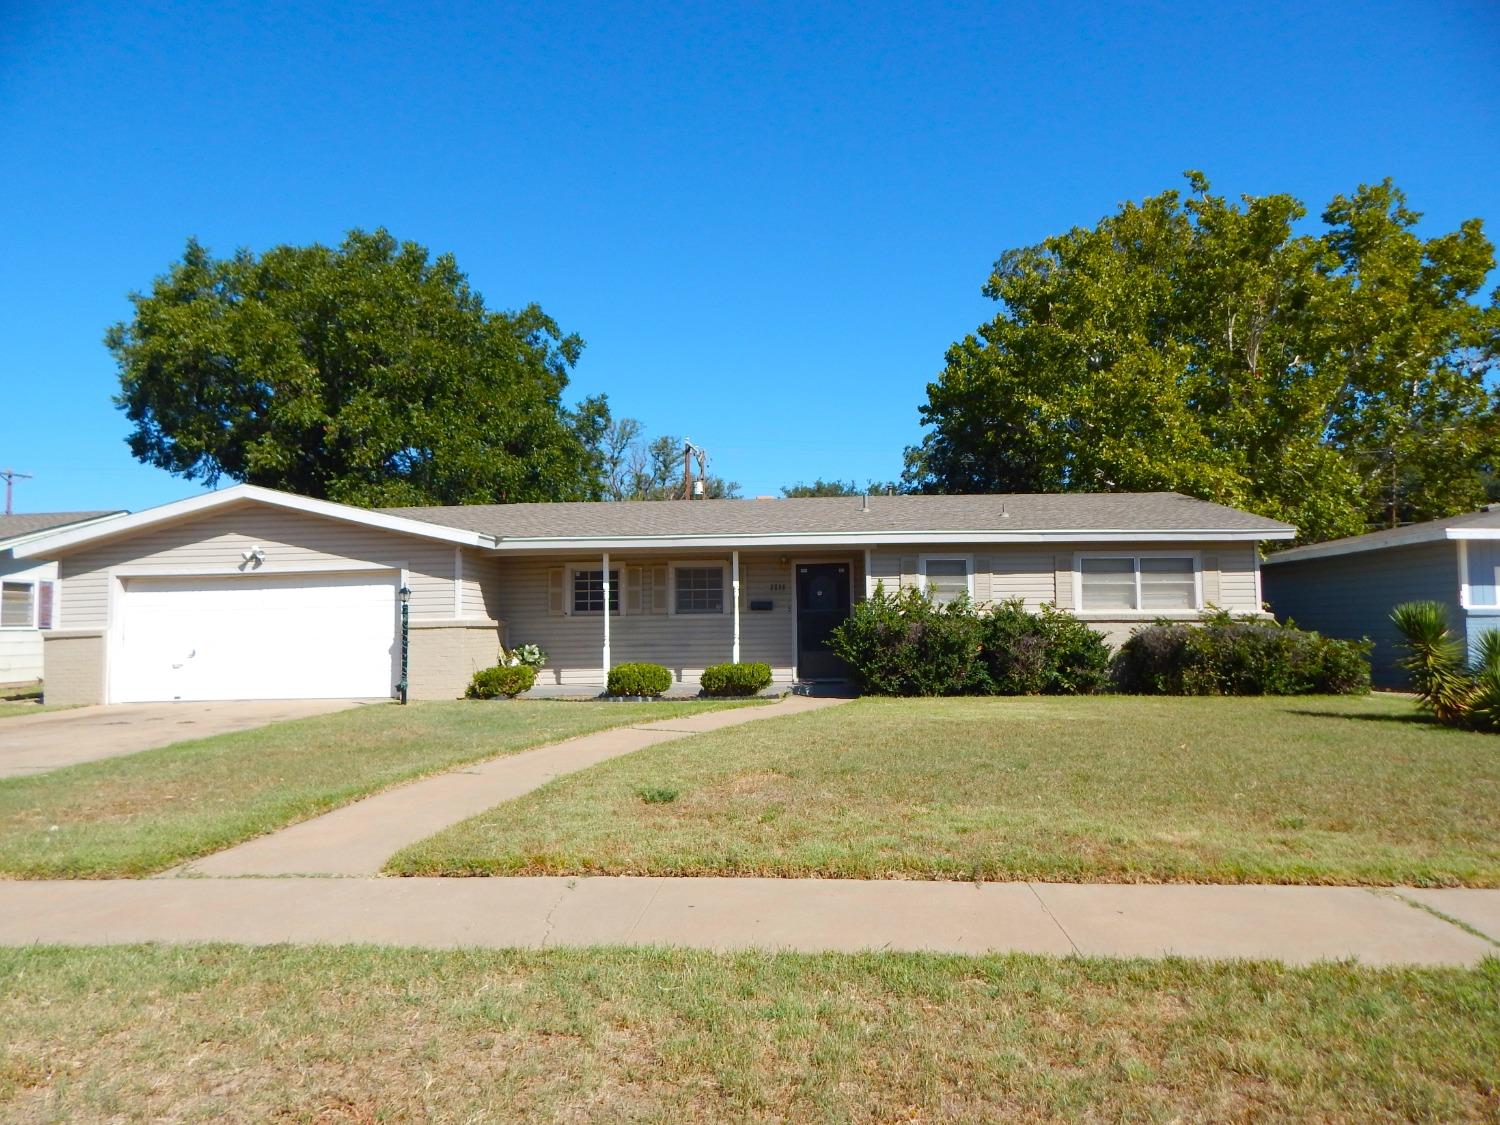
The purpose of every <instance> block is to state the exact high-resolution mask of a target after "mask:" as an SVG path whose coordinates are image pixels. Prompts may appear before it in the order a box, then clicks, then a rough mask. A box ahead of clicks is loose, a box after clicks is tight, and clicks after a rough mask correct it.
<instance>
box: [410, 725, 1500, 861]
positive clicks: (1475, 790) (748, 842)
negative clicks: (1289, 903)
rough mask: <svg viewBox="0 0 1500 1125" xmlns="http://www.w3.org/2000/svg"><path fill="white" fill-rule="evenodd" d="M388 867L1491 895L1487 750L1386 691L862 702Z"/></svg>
mask: <svg viewBox="0 0 1500 1125" xmlns="http://www.w3.org/2000/svg"><path fill="white" fill-rule="evenodd" d="M650 789H670V790H673V791H675V793H676V797H675V799H674V800H672V801H670V802H659V803H648V802H646V801H643V800H642V799H641V798H640V797H639V796H638V794H639V793H640V792H642V791H645V790H650ZM388 870H390V871H393V872H397V873H401V874H410V875H437V874H442V875H485V874H505V875H515V874H525V875H540V874H549V875H568V874H617V875H626V874H629V875H647V874H649V875H772V876H811V875H818V876H832V877H848V878H947V879H1041V880H1055V881H1123V882H1164V881H1183V882H1228V883H1241V882H1249V883H1266V882H1268V883H1331V884H1372V885H1390V884H1419V885H1467V886H1497V885H1500V738H1497V737H1496V736H1494V735H1486V734H1476V733H1470V732H1463V731H1453V730H1445V729H1441V728H1438V727H1436V726H1434V725H1432V724H1430V723H1426V722H1422V721H1419V720H1417V719H1416V718H1415V716H1414V714H1413V711H1412V706H1411V704H1410V702H1409V701H1408V700H1406V699H1400V698H1391V697H1381V696H1375V697H1370V698H1364V699H1348V698H1299V699H1162V698H1140V697H1120V696H1115V697H1097V698H1083V699H1077V698H1063V699H1057V698H1053V699H1022V700H1004V699H932V700H883V699H867V700H860V701H857V702H855V703H852V704H849V705H847V706H843V707H836V708H831V709H828V710H824V711H819V712H814V713H811V714H806V715H801V716H797V717H793V718H785V719H777V720H771V721H767V722H763V723H757V724H754V725H753V726H746V727H740V728H737V729H733V730H726V731H722V732H717V733H714V734H710V735H704V736H700V737H698V738H693V739H689V740H684V741H681V742H676V743H671V744H667V745H663V746H659V747H653V748H651V749H648V750H643V751H640V752H639V753H636V754H632V755H630V756H628V757H624V758H620V759H616V760H615V761H612V762H608V763H605V764H603V765H600V766H598V767H595V768H594V769H591V770H587V771H584V772H582V773H579V774H575V775H572V776H570V777H566V778H561V779H559V780H558V781H556V782H554V783H553V784H551V785H549V786H547V787H545V788H543V789H540V790H538V791H537V792H535V793H533V794H530V795H528V796H526V797H523V798H521V799H520V800H518V801H512V802H508V803H506V804H505V805H503V806H501V807H500V808H497V809H495V810H493V811H492V812H490V813H486V814H484V815H481V816H478V817H475V818H473V819H471V820H469V821H466V822H464V823H462V824H459V825H456V826H454V827H453V828H451V829H449V830H447V831H445V832H443V833H440V834H439V835H437V836H434V837H432V838H430V839H428V840H424V841H422V842H420V843H418V844H415V845H413V846H412V847H410V848H407V849H406V850H405V851H403V852H401V853H400V854H398V855H397V856H395V857H394V858H393V859H392V860H391V862H390V864H389V865H388Z"/></svg>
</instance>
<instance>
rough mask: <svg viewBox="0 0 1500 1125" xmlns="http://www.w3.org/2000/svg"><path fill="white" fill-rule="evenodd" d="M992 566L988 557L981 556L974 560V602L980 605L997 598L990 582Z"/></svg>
mask: <svg viewBox="0 0 1500 1125" xmlns="http://www.w3.org/2000/svg"><path fill="white" fill-rule="evenodd" d="M991 566H992V564H991V562H990V559H989V556H988V555H980V556H978V557H977V558H975V560H974V600H975V601H976V602H978V603H979V604H980V605H984V604H985V603H986V602H989V601H991V600H993V599H994V596H995V593H994V589H993V584H992V583H991V581H990V576H991V573H992V572H991Z"/></svg>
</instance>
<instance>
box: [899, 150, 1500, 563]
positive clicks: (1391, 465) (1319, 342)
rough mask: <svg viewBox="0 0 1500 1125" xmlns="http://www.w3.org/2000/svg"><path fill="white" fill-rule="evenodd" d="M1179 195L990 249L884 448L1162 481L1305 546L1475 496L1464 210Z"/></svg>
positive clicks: (1487, 444)
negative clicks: (949, 335) (964, 309)
mask: <svg viewBox="0 0 1500 1125" xmlns="http://www.w3.org/2000/svg"><path fill="white" fill-rule="evenodd" d="M1188 179H1189V184H1190V190H1189V191H1188V192H1187V193H1185V194H1184V193H1179V192H1175V191H1168V192H1165V193H1163V194H1161V195H1158V196H1155V197H1153V198H1149V199H1146V200H1144V201H1142V202H1140V203H1130V204H1126V205H1124V206H1122V207H1121V208H1120V209H1119V210H1118V211H1117V212H1116V213H1114V214H1112V215H1110V216H1108V217H1106V218H1104V219H1103V220H1101V221H1100V222H1099V223H1098V224H1097V225H1096V226H1093V227H1087V228H1085V227H1078V228H1075V229H1073V230H1070V231H1068V232H1067V233H1066V234H1062V235H1058V236H1056V237H1054V238H1049V239H1047V240H1046V241H1045V242H1043V243H1042V244H1040V245H1038V246H1029V247H1024V248H1020V249H1016V250H1010V251H1007V252H1006V253H1005V254H1004V255H1002V256H1001V258H1000V260H999V261H998V262H997V263H996V265H995V269H994V272H993V274H992V275H991V277H990V279H989V282H988V284H987V285H986V286H985V289H984V292H985V294H986V295H987V296H989V297H991V298H992V299H994V300H996V301H998V302H1000V304H1001V305H1002V311H1001V312H1000V313H999V315H997V316H996V317H995V318H994V319H993V320H991V321H990V322H989V323H987V324H985V325H982V326H981V327H980V328H979V330H978V332H977V333H976V334H974V335H971V336H968V337H965V338H964V339H963V340H960V341H959V342H958V343H956V344H954V345H953V346H952V347H951V348H950V349H949V350H948V355H947V365H946V367H945V369H944V370H943V372H942V373H941V374H940V375H939V377H938V379H937V380H936V381H935V382H933V383H930V384H929V385H928V388H927V402H926V404H925V405H924V406H923V407H922V408H921V416H922V420H923V422H924V423H925V424H926V425H927V426H929V427H930V429H929V432H928V434H927V435H926V437H925V438H924V440H923V442H922V444H921V445H920V446H918V447H916V448H913V449H909V450H908V451H907V474H906V482H907V484H908V485H909V486H911V487H914V488H918V489H922V490H925V491H942V492H1000V491H1067V490H1077V491H1134V490H1153V489H1171V490H1177V491H1182V492H1186V493H1190V494H1192V495H1196V496H1201V497H1204V498H1206V499H1211V500H1217V501H1221V502H1224V503H1228V504H1235V505H1238V506H1241V507H1245V508H1248V509H1250V510H1252V511H1257V512H1261V513H1263V514H1266V515H1269V516H1274V517H1278V518H1282V519H1286V520H1289V521H1291V522H1293V523H1295V524H1297V525H1298V527H1299V528H1300V529H1301V531H1302V536H1303V538H1305V539H1319V538H1326V537H1329V536H1334V535H1341V534H1350V533H1355V532H1359V531H1363V530H1365V529H1366V528H1367V527H1371V526H1380V525H1389V524H1391V523H1394V522H1400V521H1405V520H1412V519H1427V518H1431V517H1433V516H1439V515H1445V514H1449V513H1452V512H1454V511H1458V510H1463V509H1465V508H1467V507H1469V506H1471V505H1473V504H1476V503H1478V502H1480V501H1482V500H1483V498H1484V480H1485V474H1486V471H1487V470H1489V469H1490V467H1491V466H1492V464H1493V463H1494V461H1495V459H1496V455H1497V452H1500V426H1497V415H1496V401H1495V396H1494V394H1493V393H1492V391H1491V390H1490V389H1489V387H1488V378H1489V376H1490V375H1491V374H1492V373H1493V372H1494V371H1495V368H1496V364H1497V357H1500V308H1497V300H1500V291H1497V293H1496V294H1492V295H1491V296H1490V297H1489V299H1488V301H1487V302H1484V301H1481V300H1477V299H1476V297H1477V295H1478V294H1479V293H1480V291H1481V289H1482V287H1483V285H1484V281H1485V277H1486V275H1487V273H1488V272H1489V270H1490V269H1491V268H1492V267H1493V265H1494V250H1493V247H1492V246H1491V244H1490V243H1489V241H1488V240H1487V239H1486V238H1485V236H1484V233H1483V229H1482V226H1481V224H1480V222H1479V221H1478V220H1470V221H1468V222H1465V223H1463V224H1462V225H1461V226H1460V227H1459V229H1458V230H1456V231H1453V232H1451V233H1448V234H1443V235H1439V236H1437V237H1432V238H1426V239H1424V238H1422V237H1420V236H1419V235H1418V234H1417V233H1416V230H1415V228H1416V226H1417V223H1418V220H1419V219H1420V216H1419V215H1418V214H1417V213H1415V212H1413V211H1412V210H1410V209H1409V208H1408V206H1407V204H1406V200H1405V197H1404V196H1403V195H1402V193H1401V192H1400V191H1399V190H1398V189H1397V188H1396V187H1394V186H1393V185H1392V184H1391V183H1390V182H1389V181H1385V182H1383V183H1380V184H1376V185H1372V186H1369V185H1367V186H1361V187H1360V188H1359V190H1357V191H1356V192H1354V193H1353V194H1352V195H1349V196H1340V197H1338V198H1336V199H1335V200H1334V201H1333V202H1332V203H1331V204H1330V205H1329V206H1328V207H1327V209H1326V210H1325V211H1324V212H1323V215H1322V220H1323V226H1322V227H1321V228H1320V229H1318V230H1316V231H1303V227H1304V225H1305V224H1304V223H1303V220H1304V219H1305V215H1306V209H1305V208H1304V207H1303V205H1302V204H1301V203H1300V202H1299V201H1297V200H1296V199H1294V198H1292V197H1291V196H1288V195H1268V196H1258V197H1251V196H1246V197H1243V198H1242V199H1241V200H1240V201H1239V202H1237V203H1236V202H1231V201H1228V200H1226V199H1224V198H1223V197H1220V196H1216V195H1213V194H1212V193H1211V192H1210V190H1209V185H1208V183H1207V181H1206V180H1205V179H1204V178H1203V177H1202V176H1201V175H1200V174H1198V173H1189V174H1188Z"/></svg>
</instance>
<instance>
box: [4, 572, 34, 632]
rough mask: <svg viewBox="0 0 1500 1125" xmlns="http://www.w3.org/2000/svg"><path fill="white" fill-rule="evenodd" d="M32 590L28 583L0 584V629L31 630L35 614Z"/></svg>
mask: <svg viewBox="0 0 1500 1125" xmlns="http://www.w3.org/2000/svg"><path fill="white" fill-rule="evenodd" d="M34 590H35V587H33V586H32V584H31V583H30V582H5V583H0V627H4V628H7V629H30V628H31V623H32V620H33V618H34V617H35V614H36V603H35V601H34V600H33V599H34V597H35V594H34Z"/></svg>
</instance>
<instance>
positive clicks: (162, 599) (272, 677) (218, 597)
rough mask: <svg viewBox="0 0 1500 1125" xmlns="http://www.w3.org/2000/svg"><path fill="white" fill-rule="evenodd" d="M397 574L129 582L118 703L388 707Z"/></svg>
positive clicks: (116, 662) (117, 648) (118, 647)
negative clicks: (367, 702)
mask: <svg viewBox="0 0 1500 1125" xmlns="http://www.w3.org/2000/svg"><path fill="white" fill-rule="evenodd" d="M398 580H399V575H398V574H397V573H396V572H394V571H376V572H361V573H359V574H316V575H312V574H302V575H246V576H242V577H228V578H220V577H215V578H202V577H200V578H155V577H153V578H130V579H126V580H125V584H124V594H123V597H122V608H121V622H120V627H119V630H118V632H117V635H116V637H115V643H114V649H113V651H112V654H111V668H112V691H111V695H112V698H114V699H115V700H117V701H120V702H127V701H145V700H164V699H165V700H171V699H317V698H334V697H344V696H350V697H377V698H379V697H387V696H389V695H390V693H391V685H392V684H393V683H394V682H395V679H396V674H397V666H398V655H399V654H398V647H397V608H396V607H397V601H396V588H397V584H398Z"/></svg>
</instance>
